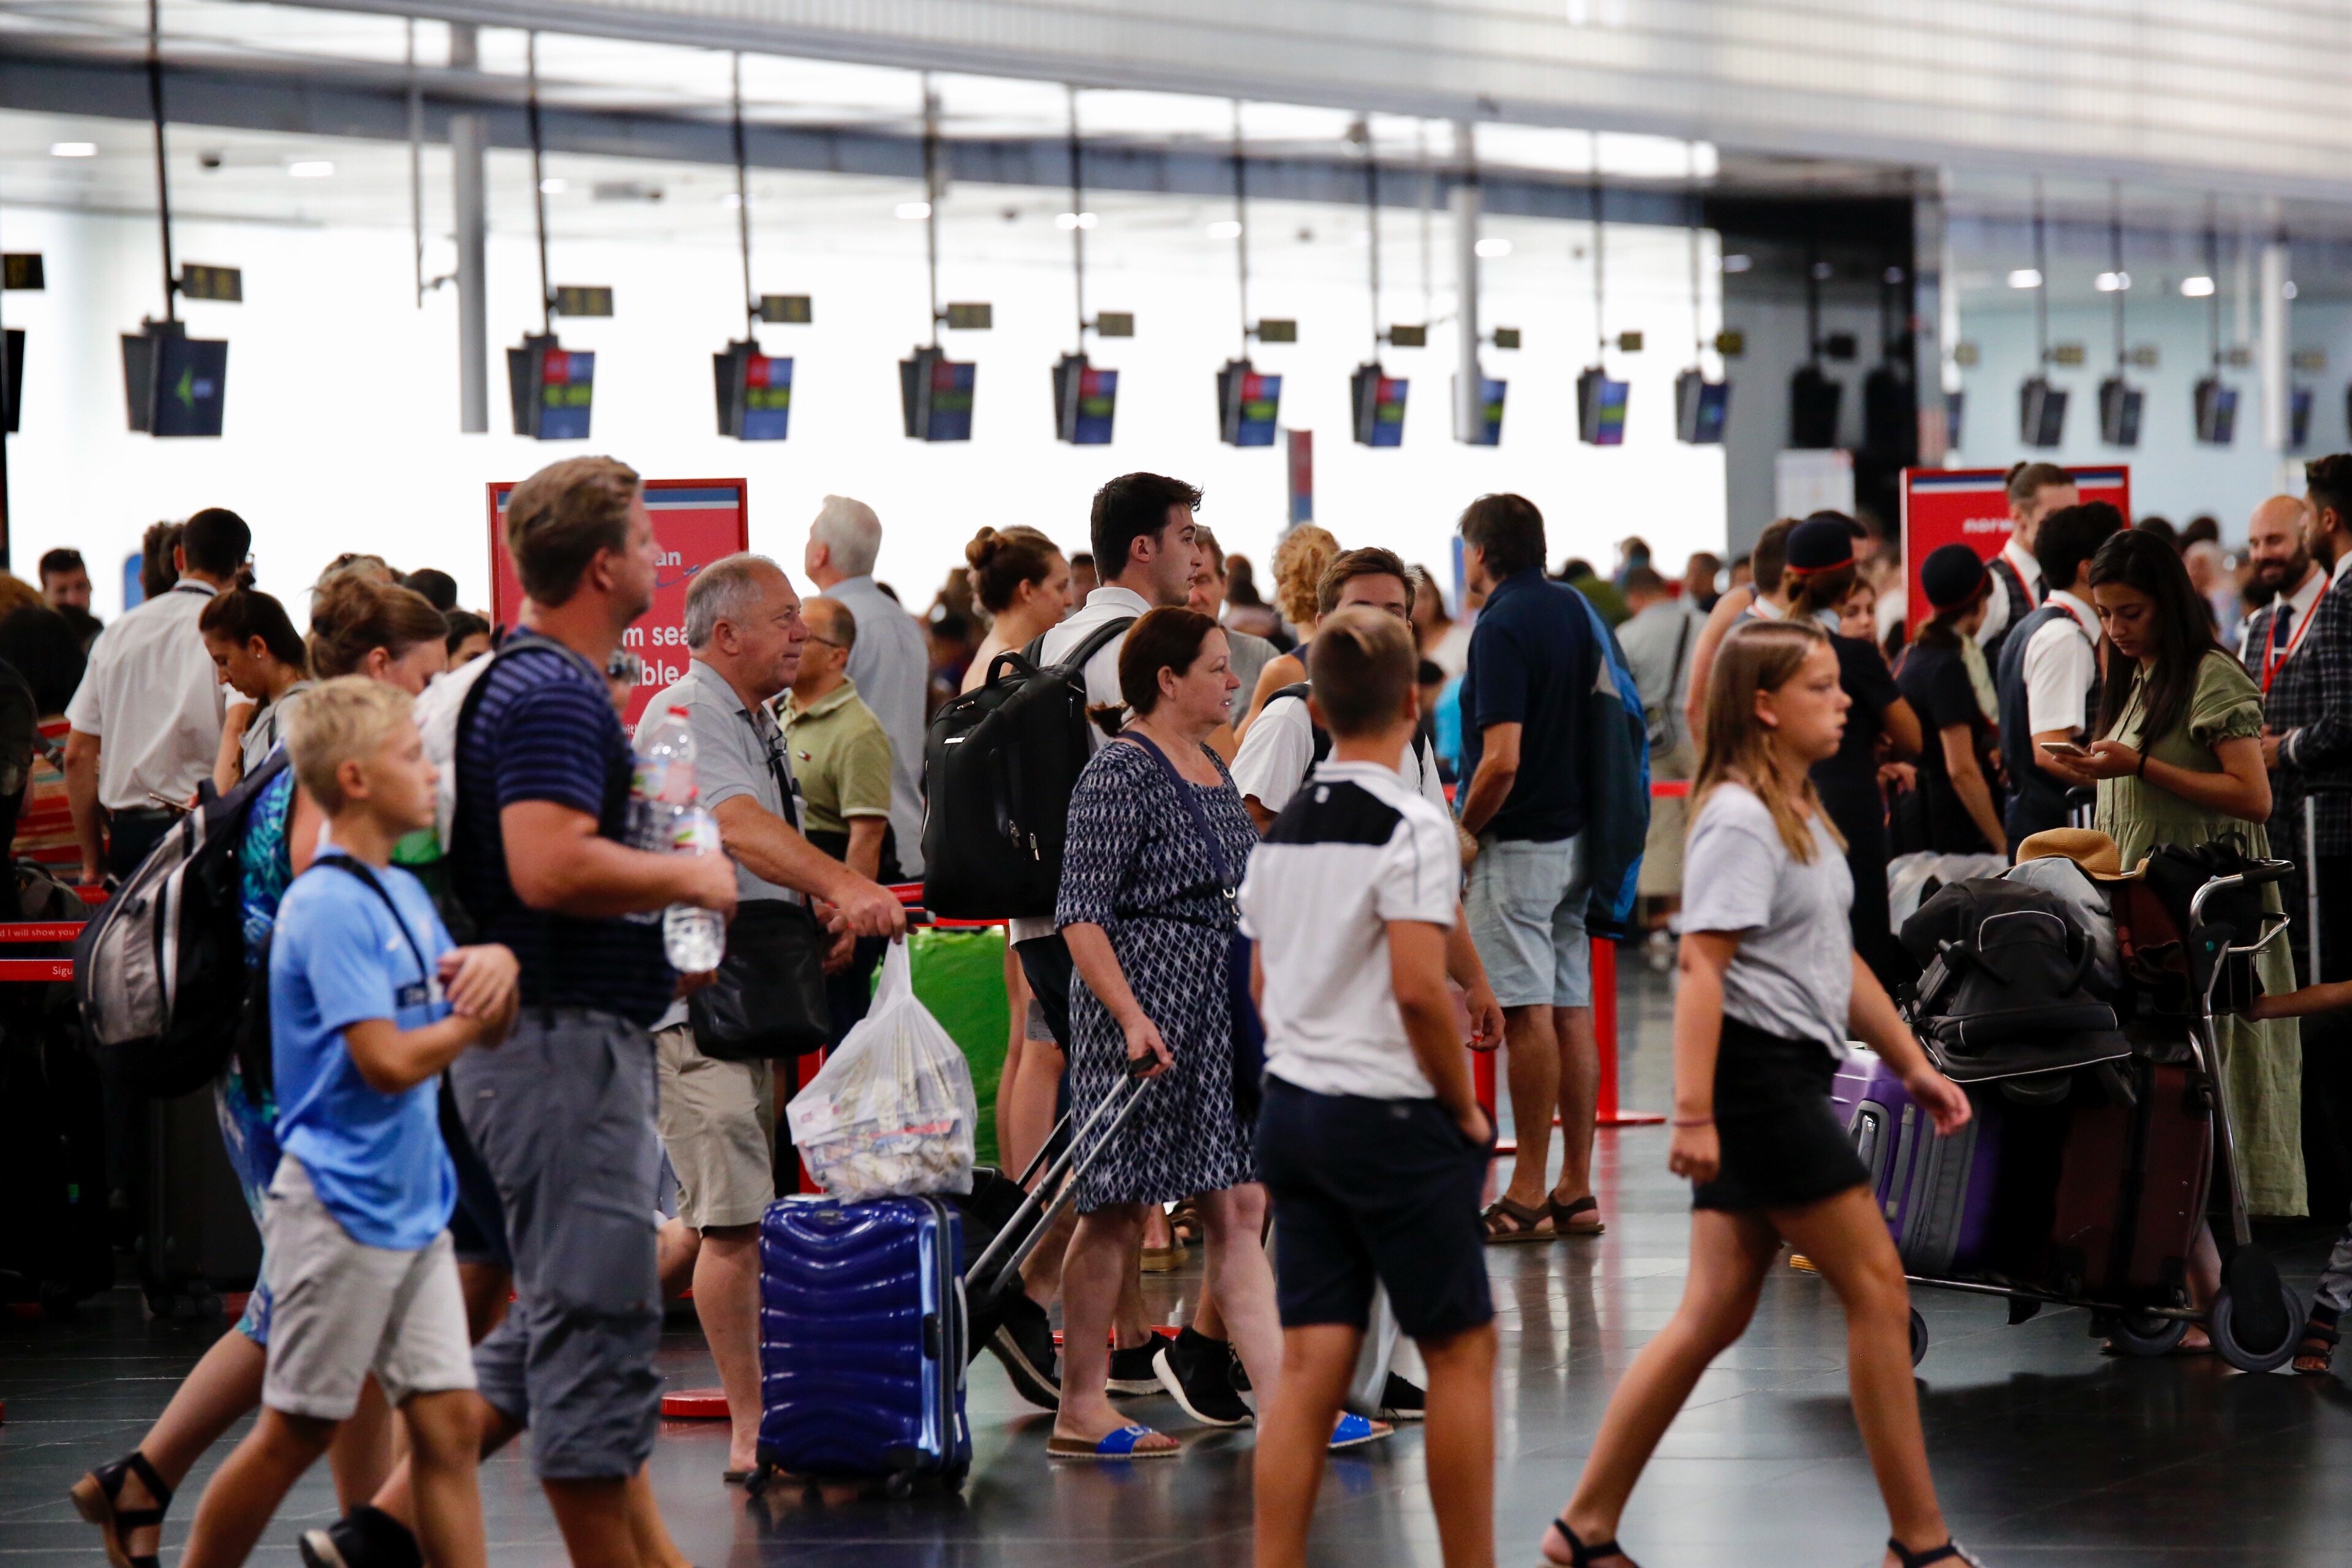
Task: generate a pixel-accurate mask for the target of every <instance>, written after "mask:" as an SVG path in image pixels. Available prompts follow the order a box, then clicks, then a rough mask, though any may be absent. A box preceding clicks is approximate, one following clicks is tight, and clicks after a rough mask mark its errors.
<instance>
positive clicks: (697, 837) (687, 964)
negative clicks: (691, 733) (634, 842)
mask: <svg viewBox="0 0 2352 1568" xmlns="http://www.w3.org/2000/svg"><path fill="white" fill-rule="evenodd" d="M668 848H669V851H670V853H671V854H673V855H718V854H722V853H724V851H723V850H722V849H721V847H720V846H719V819H718V818H717V817H715V816H711V815H710V814H709V812H707V811H705V810H703V809H702V808H701V807H700V806H698V805H690V806H688V807H687V808H686V809H685V810H683V811H680V812H678V813H677V816H675V817H674V818H672V823H671V834H670V842H669V846H668ZM662 951H663V952H665V953H666V954H667V955H668V958H669V966H670V967H671V968H672V969H675V970H677V972H678V973H680V974H701V973H707V972H709V971H710V970H713V969H716V968H718V967H719V960H720V959H722V958H725V957H726V956H727V922H726V921H724V920H722V919H720V918H719V911H718V910H706V909H704V908H702V907H701V906H700V905H699V904H672V905H671V906H670V907H669V908H668V909H667V910H663V911H662Z"/></svg>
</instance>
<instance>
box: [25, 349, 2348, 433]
mask: <svg viewBox="0 0 2352 1568" xmlns="http://www.w3.org/2000/svg"><path fill="white" fill-rule="evenodd" d="M11 352H13V351H11ZM8 406H9V407H10V409H12V410H13V409H14V408H15V407H16V403H15V401H14V395H13V394H11V400H10V402H9V405H8ZM10 417H11V418H14V417H15V415H14V414H13V413H12V414H11V415H10ZM2286 423H2287V436H2286V446H2287V450H2288V451H2290V452H2300V451H2302V450H2303V449H2304V447H2307V446H2309V445H2310V444H2311V388H2309V387H2307V386H2298V387H2294V388H2292V389H2290V390H2289V391H2288V393H2287V395H2286ZM8 428H10V429H11V430H14V429H15V428H16V426H14V425H11V426H8Z"/></svg>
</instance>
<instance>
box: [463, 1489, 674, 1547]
mask: <svg viewBox="0 0 2352 1568" xmlns="http://www.w3.org/2000/svg"><path fill="white" fill-rule="evenodd" d="M539 1484H540V1485H541V1487H542V1488H543V1489H545V1490H546V1492H547V1506H548V1507H549V1508H551V1509H552V1510H554V1511H555V1528H556V1529H558V1530H559V1531H562V1532H563V1550H564V1552H565V1553H566V1554H567V1555H569V1556H570V1557H571V1559H572V1568H648V1565H647V1564H646V1562H645V1559H644V1557H643V1556H642V1555H641V1554H640V1553H639V1552H638V1551H637V1534H636V1527H635V1523H634V1522H633V1521H632V1520H631V1518H630V1508H629V1483H628V1482H627V1481H626V1480H595V1481H558V1480H548V1479H541V1482H540V1483H539ZM436 1568H437V1565H436Z"/></svg>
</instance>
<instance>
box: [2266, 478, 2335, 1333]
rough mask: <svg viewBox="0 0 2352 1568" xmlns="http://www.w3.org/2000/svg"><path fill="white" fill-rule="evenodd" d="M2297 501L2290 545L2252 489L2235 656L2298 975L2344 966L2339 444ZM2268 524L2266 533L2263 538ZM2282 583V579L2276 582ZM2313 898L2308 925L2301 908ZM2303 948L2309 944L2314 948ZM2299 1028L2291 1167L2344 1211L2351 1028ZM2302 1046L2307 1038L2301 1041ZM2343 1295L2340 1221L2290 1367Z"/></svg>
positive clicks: (2319, 1019)
mask: <svg viewBox="0 0 2352 1568" xmlns="http://www.w3.org/2000/svg"><path fill="white" fill-rule="evenodd" d="M2304 479H2305V486H2306V489H2307V490H2308V497H2307V499H2306V500H2305V501H2303V502H2302V503H2301V504H2300V507H2299V508H2298V509H2297V510H2296V516H2297V519H2298V521H2300V522H2301V524H2302V539H2301V548H2299V549H2297V548H2295V547H2294V546H2291V545H2288V544H2286V543H2285V542H2283V541H2281V540H2279V539H2278V538H2277V537H2276V529H2277V527H2278V522H2279V519H2280V517H2281V516H2282V515H2283V514H2284V513H2285V512H2286V511H2287V510H2288V509H2290V508H2296V504H2297V503H2295V502H2294V501H2293V500H2290V499H2289V498H2285V497H2278V498H2274V499H2273V500H2266V501H2264V502H2263V504H2262V506H2261V508H2260V509H2258V510H2256V511H2255V513H2254V518H2253V524H2252V539H2253V540H2254V541H2255V543H2254V547H2253V548H2254V551H2255V559H2256V561H2257V562H2258V563H2262V564H2260V565H2258V566H2257V568H2256V571H2257V574H2258V578H2257V580H2258V581H2264V582H2267V581H2268V580H2269V579H2268V576H2267V574H2268V573H2269V572H2270V571H2271V570H2272V567H2271V565H2270V558H2272V557H2277V556H2284V557H2285V559H2284V561H2282V562H2281V563H2280V568H2279V571H2280V581H2279V583H2278V586H2277V588H2276V590H2275V592H2277V593H2278V594H2279V595H2280V597H2278V598H2277V599H2275V600H2274V601H2273V603H2272V604H2271V605H2269V606H2267V607H2266V608H2264V609H2263V612H2262V613H2261V614H2259V615H2257V616H2255V617H2254V620H2253V625H2252V626H2251V627H2249V628H2248V631H2247V638H2246V648H2247V651H2246V655H2245V658H2246V668H2248V669H2249V670H2250V671H2252V674H2253V677H2254V679H2256V680H2257V681H2259V682H2260V683H2261V684H2262V687H2263V738H2262V739H2263V765H2264V766H2266V767H2268V768H2269V769H2270V770H2271V799H2272V802H2273V806H2272V811H2271V823H2270V830H2271V833H2272V836H2273V837H2272V842H2273V845H2275V846H2276V847H2275V848H2274V849H2273V853H2274V854H2278V855H2281V856H2284V857H2285V858H2288V859H2291V860H2294V861H2295V862H2297V864H2298V865H2299V866H2301V867H2302V868H2303V871H2304V874H2305V876H2306V877H2308V878H2309V879H2310V880H2309V881H2308V882H2305V881H2303V880H2302V879H2300V878H2299V879H2296V880H2294V881H2292V882H2290V883H2289V884H2288V885H2287V886H2285V887H2284V888H2282V889H2280V891H2281V893H2283V894H2284V895H2285V897H2286V899H2287V908H2288V910H2290V911H2292V912H2293V913H2294V914H2295V915H2297V916H2299V917H2306V918H2300V919H2297V920H2296V921H2294V924H2292V925H2290V926H2289V927H2288V928H2287V939H2288V942H2289V943H2290V944H2291V945H2292V946H2293V948H2294V956H2295V963H2296V968H2297V972H2298V975H2299V977H2300V979H2301V980H2302V982H2303V984H2305V985H2309V984H2315V983H2317V982H2320V981H2323V980H2340V979H2343V978H2345V977H2347V975H2352V587H2347V585H2346V581H2345V580H2346V577H2347V574H2352V456H2347V455H2345V454H2342V453H2338V454H2336V455H2334V456H2331V457H2326V458H2317V459H2315V460H2314V461H2312V462H2310V463H2307V464H2305V466H2304ZM2266 535H2267V536H2268V539H2267V542H2265V537H2266ZM2290 583H2291V584H2294V586H2293V587H2291V588H2290V587H2289V585H2288V584H2290ZM2314 909H2315V910H2316V913H2317V916H2318V919H2317V926H2318V931H2319V936H2318V937H2317V938H2316V939H2314V938H2313V937H2312V935H2311V933H2310V929H2309V928H2310V926H2311V924H2312V921H2310V920H2309V919H2308V918H2307V917H2308V915H2309V913H2310V912H2311V911H2313V910H2314ZM2314 947H2316V950H2317V951H2316V952H2315V951H2313V949H2314ZM2303 1039H2304V1047H2305V1048H2304V1053H2303V1059H2304V1094H2303V1101H2304V1110H2303V1142H2304V1166H2305V1172H2306V1173H2307V1180H2308V1182H2309V1185H2310V1194H2311V1212H2312V1214H2313V1215H2322V1214H2329V1213H2341V1212H2343V1210H2344V1208H2345V1206H2346V1205H2347V1201H2348V1200H2352V1061H2347V1053H2346V1052H2344V1051H2343V1050H2340V1049H2337V1050H2330V1049H2327V1048H2326V1047H2328V1046H2331V1045H2334V1046H2342V1045H2344V1044H2346V1043H2347V1041H2352V1027H2347V1022H2346V1020H2345V1019H2344V1017H2343V1016H2341V1015H2336V1016H2316V1017H2311V1018H2306V1019H2305V1020H2304V1024H2303ZM2314 1047H2318V1048H2314ZM2347 1306H2352V1230H2347V1233H2346V1235H2345V1237H2344V1238H2342V1239H2340V1240H2339V1241H2338V1243H2337V1245H2336V1254H2335V1256H2334V1257H2333V1258H2330V1259H2329V1260H2328V1272H2327V1273H2326V1276H2325V1277H2323V1279H2322V1280H2321V1284H2320V1288H2319V1289H2318V1291H2317V1293H2316V1295H2315V1299H2314V1300H2313V1303H2312V1321H2311V1323H2310V1325H2309V1327H2308V1328H2307V1329H2306V1331H2305V1339H2304V1342H2303V1343H2302V1344H2301V1345H2300V1346H2299V1347H2298V1350H2297V1354H2296V1356H2295V1369H2296V1370H2297V1371H2299V1372H2300V1371H2314V1370H2316V1371H2325V1370H2326V1365H2327V1354H2328V1352H2329V1351H2330V1350H2331V1349H2332V1348H2333V1345H2334V1342H2335V1339H2336V1314H2337V1313H2339V1312H2341V1311H2343V1310H2345V1309H2346V1308H2347Z"/></svg>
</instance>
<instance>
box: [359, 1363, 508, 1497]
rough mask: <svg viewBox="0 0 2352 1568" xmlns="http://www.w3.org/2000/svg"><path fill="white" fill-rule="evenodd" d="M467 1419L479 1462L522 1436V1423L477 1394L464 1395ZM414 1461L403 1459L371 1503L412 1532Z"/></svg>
mask: <svg viewBox="0 0 2352 1568" xmlns="http://www.w3.org/2000/svg"><path fill="white" fill-rule="evenodd" d="M465 1407H466V1419H467V1422H468V1423H470V1424H471V1426H472V1427H473V1430H474V1433H475V1440H476V1445H477V1447H476V1461H475V1462H476V1463H477V1464H479V1463H480V1461H481V1460H483V1459H487V1458H489V1457H490V1456H491V1455H492V1454H495V1453H497V1452H498V1451H499V1449H500V1448H503V1447H506V1446H507V1445H508V1444H509V1443H511V1442H513V1441H514V1440H515V1439H516V1438H517V1437H519V1436H522V1431H523V1426H522V1423H521V1422H520V1421H517V1420H516V1419H514V1417H512V1416H510V1415H507V1414H506V1413H505V1412H504V1411H501V1410H500V1409H499V1407H498V1406H497V1405H492V1404H491V1403H490V1402H489V1401H488V1400H487V1399H484V1398H483V1397H482V1396H481V1395H480V1394H467V1395H465ZM414 1468H415V1460H414V1459H413V1458H404V1459H402V1460H401V1461H400V1463H398V1464H396V1465H394V1466H393V1468H392V1474H390V1475H388V1476H386V1477H385V1478H384V1479H383V1486H381V1487H378V1488H377V1489H376V1494H375V1496H374V1497H373V1498H372V1499H370V1501H371V1502H373V1504H374V1505H375V1508H376V1510H377V1511H378V1512H381V1513H386V1514H390V1515H391V1516H392V1517H393V1518H394V1519H396V1520H398V1521H400V1522H401V1523H403V1524H404V1525H406V1526H407V1527H408V1528H409V1529H411V1530H415V1528H416V1496H415V1485H414V1482H413V1480H412V1472H413V1470H414Z"/></svg>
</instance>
